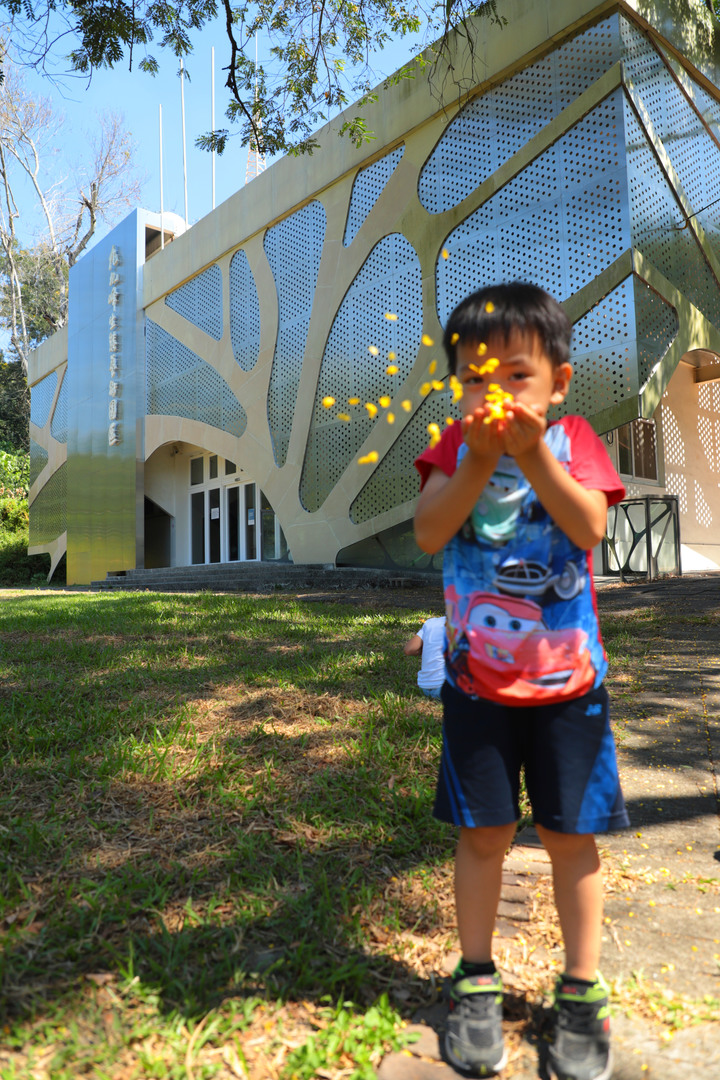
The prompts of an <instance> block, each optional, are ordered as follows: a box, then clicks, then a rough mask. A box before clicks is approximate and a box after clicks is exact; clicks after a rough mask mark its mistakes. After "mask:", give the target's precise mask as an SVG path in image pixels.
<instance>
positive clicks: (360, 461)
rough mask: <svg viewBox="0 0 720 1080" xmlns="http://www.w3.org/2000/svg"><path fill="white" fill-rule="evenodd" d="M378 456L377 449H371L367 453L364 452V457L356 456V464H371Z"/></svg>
mask: <svg viewBox="0 0 720 1080" xmlns="http://www.w3.org/2000/svg"><path fill="white" fill-rule="evenodd" d="M379 457H380V455H379V454H378V452H377V450H371V451H370V453H369V454H365V456H364V457H360V458H358V465H372V463H373V462H374V461H377V459H378V458H379Z"/></svg>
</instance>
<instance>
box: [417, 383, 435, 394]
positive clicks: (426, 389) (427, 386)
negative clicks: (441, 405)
mask: <svg viewBox="0 0 720 1080" xmlns="http://www.w3.org/2000/svg"><path fill="white" fill-rule="evenodd" d="M431 390H432V387H431V385H430V383H429V382H424V383H423V384H422V386H421V387H420V393H421V394H422V396H423V397H425V395H426V394H429V393H430V391H431Z"/></svg>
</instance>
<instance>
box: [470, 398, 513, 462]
mask: <svg viewBox="0 0 720 1080" xmlns="http://www.w3.org/2000/svg"><path fill="white" fill-rule="evenodd" d="M490 416H491V413H490V409H489V408H488V407H487V406H486V405H481V406H480V408H478V409H475V411H474V412H472V413H469V414H468V415H467V416H464V417H463V418H462V421H461V426H462V433H463V438H464V439H465V442H466V443H467V448H468V450H469V451H470V453H471V454H473V455H475V456H476V457H480V458H488V457H489V458H493V457H494V458H498V459H499V458H500V455H501V454H502V452H503V445H502V438H501V431H502V429H501V427H500V426H499V425H500V423H501V421H498V420H492V419H490V422H489V423H486V421H487V420H488V418H489V417H490Z"/></svg>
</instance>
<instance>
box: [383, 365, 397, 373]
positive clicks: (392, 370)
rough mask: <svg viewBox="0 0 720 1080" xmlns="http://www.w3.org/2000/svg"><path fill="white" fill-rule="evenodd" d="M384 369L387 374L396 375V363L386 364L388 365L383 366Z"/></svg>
mask: <svg viewBox="0 0 720 1080" xmlns="http://www.w3.org/2000/svg"><path fill="white" fill-rule="evenodd" d="M385 370H386V372H387V373H388V375H397V373H398V366H397V364H388V366H387V367H386V368H385Z"/></svg>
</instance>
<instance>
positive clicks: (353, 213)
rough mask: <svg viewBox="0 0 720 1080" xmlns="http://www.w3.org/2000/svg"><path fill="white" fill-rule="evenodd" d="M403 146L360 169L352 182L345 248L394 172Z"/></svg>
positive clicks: (344, 239)
mask: <svg viewBox="0 0 720 1080" xmlns="http://www.w3.org/2000/svg"><path fill="white" fill-rule="evenodd" d="M404 149H405V147H404V146H397V147H395V149H394V150H391V151H390V153H389V154H386V155H385V157H382V158H380V160H379V161H376V162H375V163H374V164H373V165H369V166H368V167H367V168H366V169H360V171H359V172H358V174H357V176H356V177H355V179H354V181H353V187H352V194H351V195H350V205H349V207H348V216H347V222H346V224H345V235H344V237H343V244H344V246H345V247H347V246H348V244H351V243H352V242H353V240H354V239H355V237H356V236H357V234H358V230H359V229H360V227H361V226H362V224H363V222H364V221H365V219H366V218H367V216H368V214H369V213H370V211H371V210H372V208H373V206H374V205H375V203H376V202H377V201H378V199H379V197H380V195H381V193H382V190H383V188H384V187H385V185H386V184H387V182H388V180H389V179H390V177H391V176H392V174H393V173H394V172H395V169H396V168H397V166H398V163H399V161H400V158H401V157H402V156H403V150H404Z"/></svg>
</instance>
